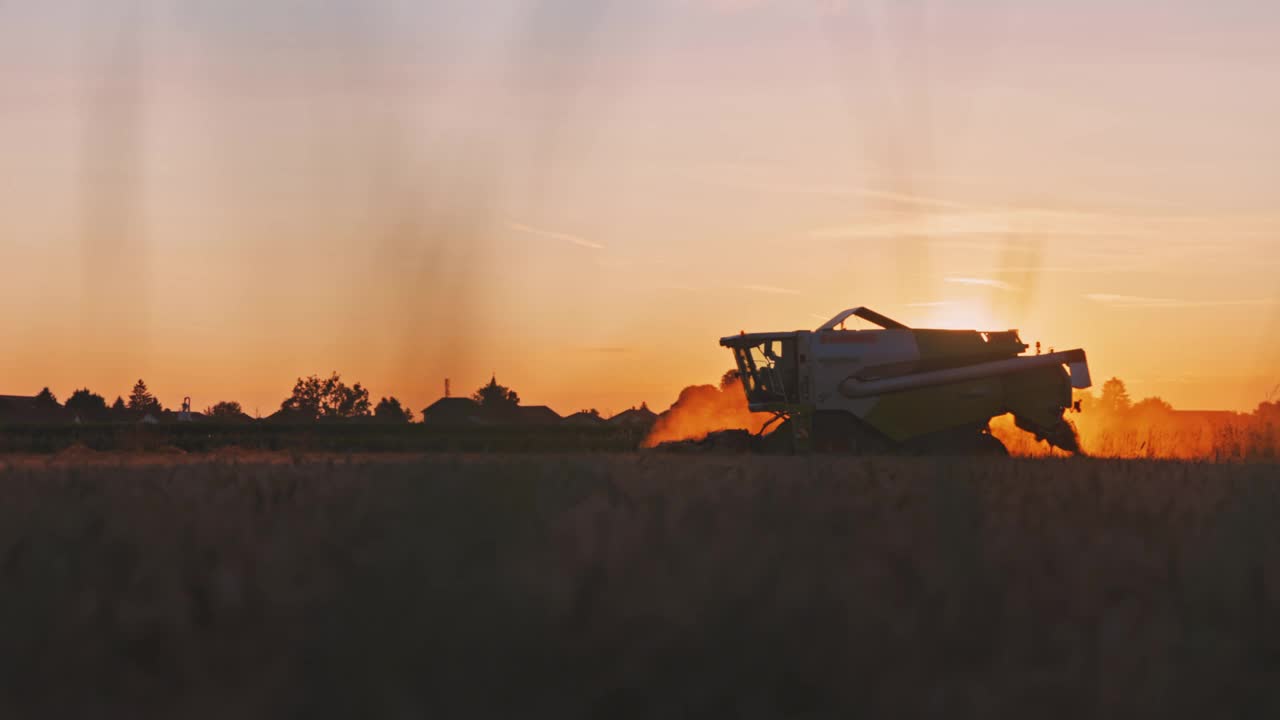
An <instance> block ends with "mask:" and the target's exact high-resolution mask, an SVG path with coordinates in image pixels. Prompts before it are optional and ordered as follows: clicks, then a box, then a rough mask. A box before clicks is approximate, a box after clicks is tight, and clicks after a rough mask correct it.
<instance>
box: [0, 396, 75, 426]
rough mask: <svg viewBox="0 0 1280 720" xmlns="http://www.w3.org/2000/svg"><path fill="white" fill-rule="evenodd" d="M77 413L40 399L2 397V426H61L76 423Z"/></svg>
mask: <svg viewBox="0 0 1280 720" xmlns="http://www.w3.org/2000/svg"><path fill="white" fill-rule="evenodd" d="M75 419H76V418H75V413H73V412H71V411H70V410H67V409H66V408H64V407H62V406H61V405H58V404H56V403H49V402H42V401H41V400H40V398H38V397H27V396H25V395H0V424H3V425H60V424H64V423H72V422H75Z"/></svg>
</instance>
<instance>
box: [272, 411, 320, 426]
mask: <svg viewBox="0 0 1280 720" xmlns="http://www.w3.org/2000/svg"><path fill="white" fill-rule="evenodd" d="M262 421H263V422H265V423H270V424H272V425H306V424H310V423H313V422H315V421H316V419H315V418H314V417H312V416H311V414H310V413H307V412H305V411H302V410H287V409H285V408H281V409H279V410H277V411H275V412H274V413H272V414H270V415H268V416H267V417H265V418H263V419H262Z"/></svg>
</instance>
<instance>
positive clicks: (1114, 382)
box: [1098, 378, 1133, 414]
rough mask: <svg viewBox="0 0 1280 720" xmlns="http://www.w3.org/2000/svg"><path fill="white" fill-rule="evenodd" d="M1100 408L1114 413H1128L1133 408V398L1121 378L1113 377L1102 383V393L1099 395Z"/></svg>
mask: <svg viewBox="0 0 1280 720" xmlns="http://www.w3.org/2000/svg"><path fill="white" fill-rule="evenodd" d="M1098 408H1099V409H1100V410H1102V411H1103V412H1109V413H1113V414H1120V413H1126V412H1128V411H1129V410H1130V409H1132V408H1133V400H1132V399H1130V397H1129V391H1128V390H1127V389H1126V388H1125V386H1124V381H1123V380H1121V379H1120V378H1111V379H1110V380H1108V381H1106V382H1105V383H1103V384H1102V394H1101V395H1100V396H1099V397H1098Z"/></svg>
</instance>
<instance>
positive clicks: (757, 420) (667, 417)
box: [643, 371, 773, 448]
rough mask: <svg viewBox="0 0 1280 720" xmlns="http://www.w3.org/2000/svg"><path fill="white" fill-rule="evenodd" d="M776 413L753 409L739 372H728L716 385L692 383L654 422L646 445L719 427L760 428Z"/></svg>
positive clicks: (688, 437) (703, 433) (694, 436)
mask: <svg viewBox="0 0 1280 720" xmlns="http://www.w3.org/2000/svg"><path fill="white" fill-rule="evenodd" d="M772 417H773V415H772V414H770V413H753V412H751V410H750V409H748V408H747V397H746V395H745V394H744V393H743V391H742V382H741V381H740V380H738V378H737V376H736V373H733V372H732V371H731V372H729V373H726V374H725V376H724V378H723V379H722V380H721V382H720V386H719V387H716V386H715V385H690V386H689V387H687V388H685V389H684V390H681V391H680V397H678V398H677V399H676V401H675V404H673V405H672V406H671V409H669V410H667V411H666V412H665V413H663V414H662V415H660V416H658V420H657V422H656V423H654V426H653V430H652V431H650V433H649V436H648V437H647V438H645V441H644V444H643V447H647V448H651V447H656V446H657V445H659V444H661V443H664V442H672V441H678V440H701V439H702V438H704V437H706V436H707V435H708V434H710V433H713V432H716V431H718V430H748V431H750V432H752V433H756V432H759V431H760V429H761V428H762V427H764V424H765V423H766V422H768V421H769V420H770V419H771V418H772Z"/></svg>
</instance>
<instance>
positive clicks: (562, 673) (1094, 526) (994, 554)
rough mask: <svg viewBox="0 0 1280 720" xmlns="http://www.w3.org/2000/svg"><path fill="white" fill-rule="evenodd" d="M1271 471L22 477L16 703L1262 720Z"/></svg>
mask: <svg viewBox="0 0 1280 720" xmlns="http://www.w3.org/2000/svg"><path fill="white" fill-rule="evenodd" d="M1276 470H1277V468H1276V466H1274V465H1269V464H1234V465H1215V464H1206V463H1178V462H1166V461H1121V460H1086V459H1018V460H994V459H993V460H972V459H970V460H955V459H908V458H866V459H857V458H823V457H809V458H804V457H800V458H795V457H719V456H705V457H673V456H669V455H662V454H640V455H636V454H620V455H596V456H589V455H537V456H533V455H528V456H524V455H503V456H474V455H431V456H426V457H410V456H402V457H391V456H363V457H361V456H319V457H312V456H303V455H297V454H294V455H271V454H247V455H225V456H222V457H214V458H208V457H197V456H187V457H171V458H168V459H165V460H164V461H157V460H156V459H155V458H154V457H153V456H147V457H143V456H114V455H106V456H94V457H91V458H83V457H82V458H76V457H69V456H64V457H58V456H54V457H46V458H28V459H16V458H10V459H8V460H5V461H2V462H0V492H2V493H3V497H4V502H3V503H0V581H2V582H3V587H4V592H3V593H2V594H0V639H2V642H0V714H3V716H5V717H24V716H58V717H103V716H104V715H105V716H125V715H127V716H130V717H139V716H148V715H150V716H156V717H160V716H182V717H225V716H229V715H234V716H240V717H279V716H282V715H283V716H299V717H301V716H308V717H315V716H324V717H338V716H342V717H348V716H360V717H403V716H422V715H424V714H426V713H434V714H442V715H444V716H452V717H463V716H468V717H476V716H495V715H515V714H519V715H521V716H530V715H538V716H556V717H566V716H568V717H575V716H584V715H599V716H608V717H670V716H676V715H686V714H702V715H709V716H717V717H782V716H785V717H849V716H851V715H857V716H874V715H891V716H895V717H898V716H939V715H946V716H948V717H981V716H1034V717H1055V716H1057V717H1081V716H1132V715H1138V716H1157V715H1158V716H1162V717H1167V716H1186V717H1193V716H1194V717H1200V716H1205V715H1213V716H1221V715H1237V714H1241V713H1244V714H1250V715H1253V714H1257V715H1258V716H1271V717H1274V716H1276V714H1277V713H1280V523H1278V522H1277V520H1278V519H1280V490H1278V489H1277V486H1276V480H1277V472H1276Z"/></svg>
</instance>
